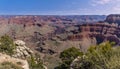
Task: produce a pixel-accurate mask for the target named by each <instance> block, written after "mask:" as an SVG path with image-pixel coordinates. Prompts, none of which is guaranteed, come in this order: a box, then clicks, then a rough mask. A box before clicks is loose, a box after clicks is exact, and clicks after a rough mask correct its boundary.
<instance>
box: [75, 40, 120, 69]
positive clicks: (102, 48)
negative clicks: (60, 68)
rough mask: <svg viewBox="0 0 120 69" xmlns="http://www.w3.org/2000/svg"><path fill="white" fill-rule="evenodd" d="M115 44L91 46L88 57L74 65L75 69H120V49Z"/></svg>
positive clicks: (107, 43) (82, 58)
mask: <svg viewBox="0 0 120 69" xmlns="http://www.w3.org/2000/svg"><path fill="white" fill-rule="evenodd" d="M112 46H113V43H109V42H106V43H102V44H100V45H96V46H91V47H90V48H89V50H88V52H87V53H86V54H85V55H86V57H81V58H80V59H79V61H77V62H75V63H74V66H73V68H74V69H120V47H112Z"/></svg>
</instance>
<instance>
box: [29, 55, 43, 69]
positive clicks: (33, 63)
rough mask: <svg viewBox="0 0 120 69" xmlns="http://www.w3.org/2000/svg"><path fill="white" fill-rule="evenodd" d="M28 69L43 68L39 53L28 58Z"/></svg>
mask: <svg viewBox="0 0 120 69" xmlns="http://www.w3.org/2000/svg"><path fill="white" fill-rule="evenodd" d="M28 63H29V66H30V69H44V67H43V63H42V60H41V59H40V56H39V55H35V56H31V57H30V58H29V59H28Z"/></svg>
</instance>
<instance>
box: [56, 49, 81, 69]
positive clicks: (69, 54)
mask: <svg viewBox="0 0 120 69" xmlns="http://www.w3.org/2000/svg"><path fill="white" fill-rule="evenodd" d="M82 55H83V53H82V52H80V50H79V49H77V48H75V47H72V48H69V49H67V50H64V51H63V52H61V53H60V58H61V59H62V63H61V65H60V66H58V67H56V68H55V69H69V68H70V64H71V62H72V61H73V60H74V59H75V58H77V57H78V56H82Z"/></svg>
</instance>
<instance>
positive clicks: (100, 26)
mask: <svg viewBox="0 0 120 69" xmlns="http://www.w3.org/2000/svg"><path fill="white" fill-rule="evenodd" d="M77 27H79V29H78V30H75V31H76V33H75V31H74V32H73V35H71V36H68V39H69V40H77V41H83V40H84V39H85V38H87V39H93V38H95V39H94V40H96V42H97V44H99V43H101V42H103V41H107V40H109V41H113V42H116V44H117V45H119V43H120V39H119V38H120V33H119V32H120V27H119V26H118V25H117V24H108V23H96V24H82V25H77ZM94 42H95V41H94ZM94 42H93V43H94Z"/></svg>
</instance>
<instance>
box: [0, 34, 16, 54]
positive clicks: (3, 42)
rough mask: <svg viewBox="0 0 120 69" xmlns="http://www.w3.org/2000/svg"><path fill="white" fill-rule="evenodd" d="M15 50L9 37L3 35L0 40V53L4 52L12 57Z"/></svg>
mask: <svg viewBox="0 0 120 69" xmlns="http://www.w3.org/2000/svg"><path fill="white" fill-rule="evenodd" d="M15 48H16V46H15V44H14V42H13V40H12V39H11V38H10V37H9V36H7V35H4V36H2V37H1V38H0V51H1V52H4V53H6V54H8V55H12V54H14V50H15Z"/></svg>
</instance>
